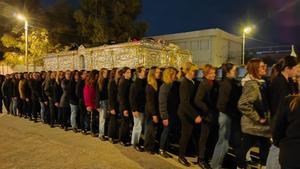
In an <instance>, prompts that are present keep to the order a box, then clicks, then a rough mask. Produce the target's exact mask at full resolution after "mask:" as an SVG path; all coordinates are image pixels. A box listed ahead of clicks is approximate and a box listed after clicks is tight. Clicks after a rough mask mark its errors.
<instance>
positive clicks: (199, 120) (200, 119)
mask: <svg viewBox="0 0 300 169" xmlns="http://www.w3.org/2000/svg"><path fill="white" fill-rule="evenodd" d="M201 121H202V118H201V117H200V116H197V117H196V118H195V123H196V124H200V123H201Z"/></svg>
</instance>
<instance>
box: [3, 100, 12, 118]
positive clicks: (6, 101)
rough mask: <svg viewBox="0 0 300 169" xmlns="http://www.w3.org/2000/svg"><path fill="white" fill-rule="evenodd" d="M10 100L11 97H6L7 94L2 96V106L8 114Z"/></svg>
mask: <svg viewBox="0 0 300 169" xmlns="http://www.w3.org/2000/svg"><path fill="white" fill-rule="evenodd" d="M10 101H11V98H10V97H8V96H5V97H4V98H3V102H4V107H5V109H6V111H7V113H8V114H10V108H9V107H10V104H11V103H10Z"/></svg>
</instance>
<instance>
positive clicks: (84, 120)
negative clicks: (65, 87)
mask: <svg viewBox="0 0 300 169" xmlns="http://www.w3.org/2000/svg"><path fill="white" fill-rule="evenodd" d="M87 75H88V72H87V71H85V70H84V71H80V73H79V80H78V81H77V83H76V91H75V93H76V96H77V97H78V108H79V116H80V120H79V121H80V128H81V132H82V134H83V135H86V134H87V131H88V129H89V123H88V115H87V111H86V108H85V104H84V96H83V89H84V86H85V81H86V79H87Z"/></svg>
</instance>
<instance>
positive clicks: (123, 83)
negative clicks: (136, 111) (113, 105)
mask: <svg viewBox="0 0 300 169" xmlns="http://www.w3.org/2000/svg"><path fill="white" fill-rule="evenodd" d="M122 72H123V75H122V78H121V80H120V82H119V86H118V99H119V110H120V113H121V126H120V132H119V140H120V144H121V145H124V146H129V145H130V141H129V139H130V138H129V134H130V128H129V125H130V112H131V110H130V104H129V90H130V85H131V83H132V81H131V70H130V69H129V68H128V67H124V68H123V71H122Z"/></svg>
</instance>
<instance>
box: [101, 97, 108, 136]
mask: <svg viewBox="0 0 300 169" xmlns="http://www.w3.org/2000/svg"><path fill="white" fill-rule="evenodd" d="M99 109H100V111H99V137H102V136H104V134H105V121H106V115H107V113H108V100H102V101H100V108H99Z"/></svg>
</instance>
